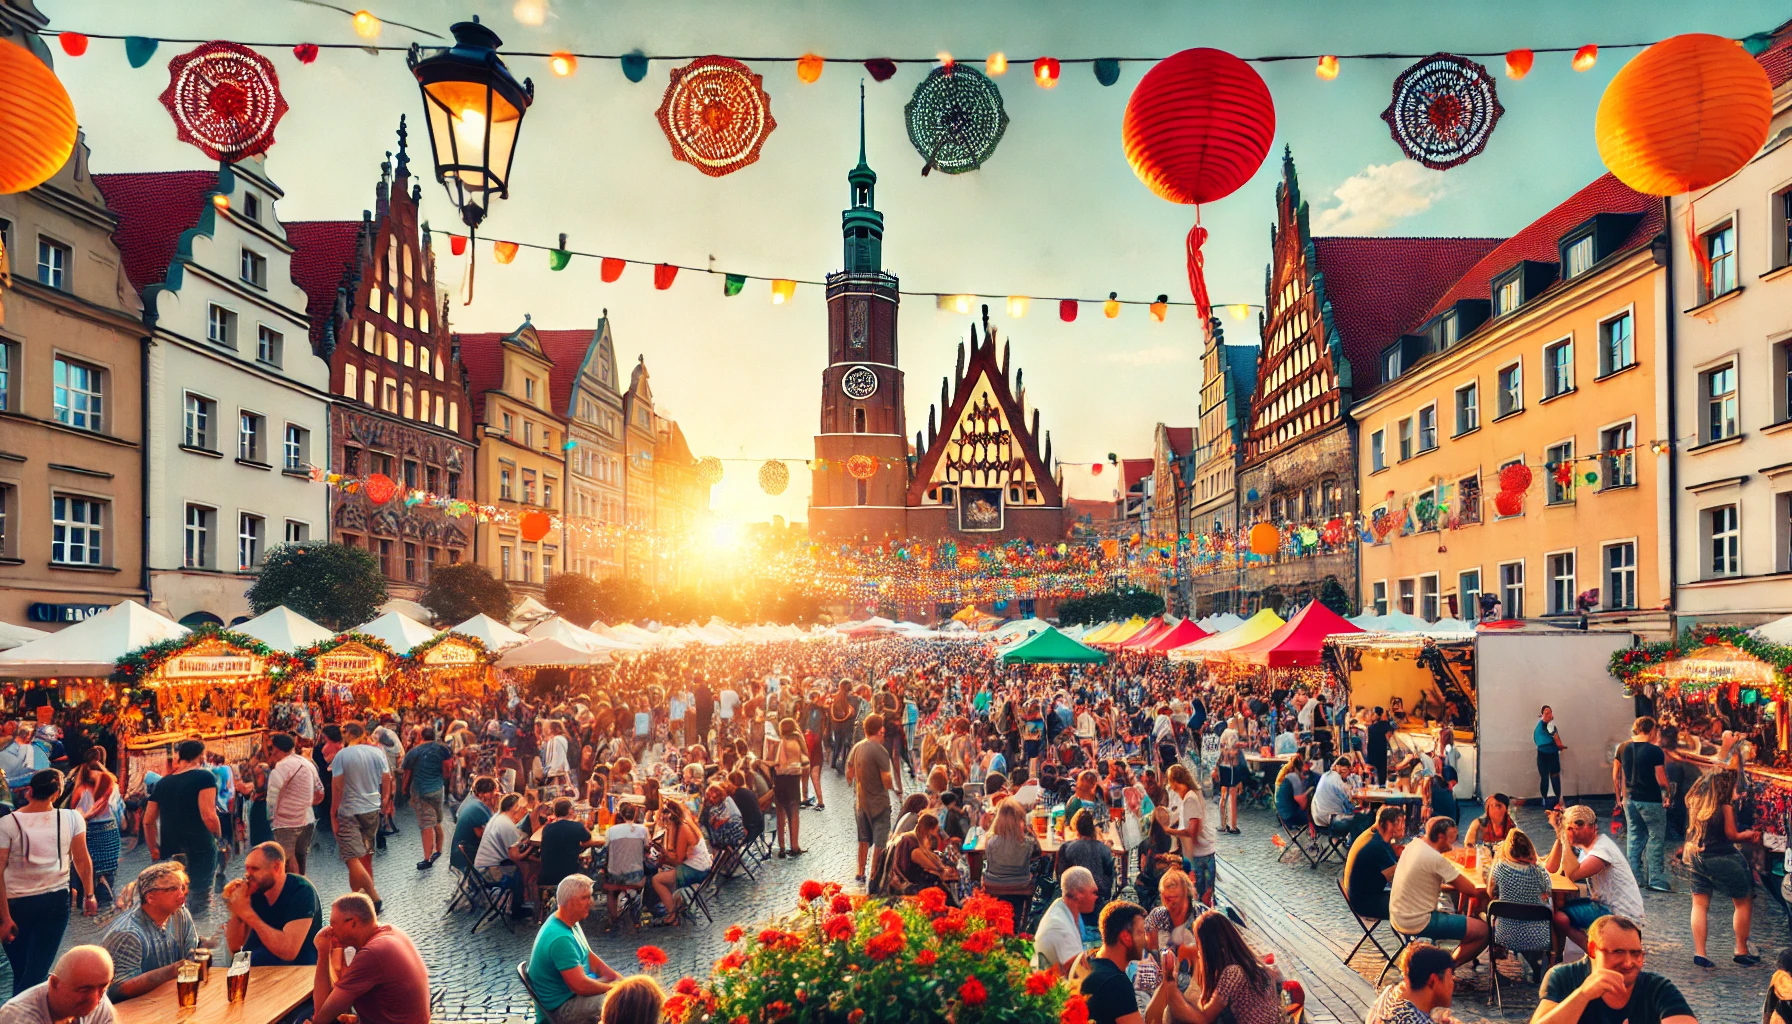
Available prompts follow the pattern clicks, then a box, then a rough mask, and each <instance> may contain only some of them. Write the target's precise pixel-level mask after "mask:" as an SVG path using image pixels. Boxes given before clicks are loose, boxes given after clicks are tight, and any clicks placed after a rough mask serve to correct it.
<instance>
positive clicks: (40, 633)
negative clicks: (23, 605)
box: [0, 622, 50, 651]
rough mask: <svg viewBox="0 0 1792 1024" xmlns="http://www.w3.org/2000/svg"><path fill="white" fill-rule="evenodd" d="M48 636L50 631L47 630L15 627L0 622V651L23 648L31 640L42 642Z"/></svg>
mask: <svg viewBox="0 0 1792 1024" xmlns="http://www.w3.org/2000/svg"><path fill="white" fill-rule="evenodd" d="M49 635H50V631H49V630H47V629H32V628H31V627H30V626H15V625H12V624H11V623H9V622H0V651H10V650H12V649H13V648H14V647H23V646H24V645H26V644H28V643H30V642H31V641H33V640H42V639H43V638H44V637H46V636H49Z"/></svg>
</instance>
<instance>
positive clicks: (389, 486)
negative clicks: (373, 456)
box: [361, 473, 398, 505]
mask: <svg viewBox="0 0 1792 1024" xmlns="http://www.w3.org/2000/svg"><path fill="white" fill-rule="evenodd" d="M361 493H362V494H365V495H367V500H368V501H371V502H373V503H374V504H375V505H384V504H385V503H386V502H388V501H391V500H392V495H394V494H396V493H398V485H397V484H395V483H393V482H392V478H391V477H389V476H387V475H386V474H384V473H375V474H373V475H372V476H370V477H368V478H367V479H366V481H365V482H363V483H362V484H361Z"/></svg>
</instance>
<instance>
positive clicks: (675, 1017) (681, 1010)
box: [662, 995, 691, 1024]
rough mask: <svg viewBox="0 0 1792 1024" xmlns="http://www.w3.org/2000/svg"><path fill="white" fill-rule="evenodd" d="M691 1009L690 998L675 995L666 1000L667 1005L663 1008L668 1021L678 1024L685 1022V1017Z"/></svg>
mask: <svg viewBox="0 0 1792 1024" xmlns="http://www.w3.org/2000/svg"><path fill="white" fill-rule="evenodd" d="M690 1008H691V998H690V997H689V996H686V995H675V996H671V997H668V998H667V999H666V1005H665V1006H664V1007H662V1010H663V1011H664V1013H665V1017H666V1019H667V1020H669V1021H672V1022H674V1024H677V1022H679V1021H682V1020H684V1015H685V1013H686V1012H687V1011H688V1010H690Z"/></svg>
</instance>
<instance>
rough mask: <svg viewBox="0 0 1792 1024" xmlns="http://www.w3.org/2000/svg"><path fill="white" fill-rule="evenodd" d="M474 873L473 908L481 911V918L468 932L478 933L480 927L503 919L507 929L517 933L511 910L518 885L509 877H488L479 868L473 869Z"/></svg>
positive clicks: (513, 906) (514, 903)
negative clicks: (511, 917)
mask: <svg viewBox="0 0 1792 1024" xmlns="http://www.w3.org/2000/svg"><path fill="white" fill-rule="evenodd" d="M473 874H474V875H475V878H474V883H475V884H474V886H473V888H472V895H473V909H474V910H477V911H479V919H478V920H477V921H474V922H473V930H472V931H471V932H469V933H468V934H470V935H478V934H479V929H480V927H482V926H483V925H484V924H485V923H486V922H487V921H494V920H495V921H502V922H503V923H504V930H505V931H507V932H510V933H511V934H512V935H514V934H516V928H514V927H513V926H512V925H511V923H510V914H511V911H512V910H513V909H514V908H515V906H516V886H515V885H514V884H512V882H511V880H510V879H509V878H499V879H492V878H488V877H486V875H485V873H484V872H482V871H480V870H479V869H478V868H474V869H473Z"/></svg>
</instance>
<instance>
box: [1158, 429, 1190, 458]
mask: <svg viewBox="0 0 1792 1024" xmlns="http://www.w3.org/2000/svg"><path fill="white" fill-rule="evenodd" d="M1164 436H1165V437H1166V438H1167V439H1168V440H1169V442H1170V450H1171V451H1173V452H1175V453H1176V454H1177V455H1187V454H1188V453H1189V452H1192V451H1194V450H1195V428H1194V427H1165V428H1164Z"/></svg>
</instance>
